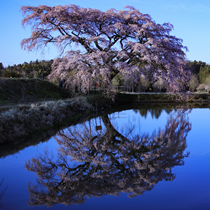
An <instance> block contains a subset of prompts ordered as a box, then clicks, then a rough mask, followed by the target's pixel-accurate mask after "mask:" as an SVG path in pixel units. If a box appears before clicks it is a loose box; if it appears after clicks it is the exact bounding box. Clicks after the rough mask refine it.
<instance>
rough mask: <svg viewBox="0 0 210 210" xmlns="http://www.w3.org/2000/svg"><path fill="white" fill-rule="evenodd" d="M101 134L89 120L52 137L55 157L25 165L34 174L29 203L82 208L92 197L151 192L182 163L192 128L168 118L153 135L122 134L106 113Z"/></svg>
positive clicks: (182, 118) (178, 116)
mask: <svg viewBox="0 0 210 210" xmlns="http://www.w3.org/2000/svg"><path fill="white" fill-rule="evenodd" d="M101 119H102V121H103V126H104V128H103V126H102V130H100V129H99V130H98V129H96V127H95V126H96V125H95V124H94V123H93V121H92V122H90V123H84V124H82V125H81V126H79V127H78V126H75V127H70V128H68V129H67V130H65V131H62V132H59V133H58V134H57V135H56V137H55V138H56V140H57V142H58V144H59V145H60V149H59V152H58V157H56V158H55V156H51V155H49V154H48V153H47V152H46V153H45V154H44V155H41V156H39V157H34V158H32V159H31V160H29V161H28V162H27V163H26V169H27V170H28V171H33V172H36V174H37V177H38V180H37V183H36V185H32V184H29V186H28V190H29V192H30V198H29V202H28V203H29V205H43V204H44V205H47V206H52V205H54V204H57V203H62V204H65V205H71V204H81V203H84V202H85V200H86V199H87V198H89V197H91V196H95V197H100V196H103V195H115V196H118V195H119V194H120V193H121V192H125V193H128V196H129V197H134V196H136V195H140V194H142V193H143V192H145V191H148V190H152V188H153V187H154V185H155V184H157V183H158V182H159V181H161V180H166V181H172V180H174V179H175V174H173V173H172V171H171V168H173V167H174V166H177V165H183V164H184V160H183V159H184V157H187V156H188V153H185V152H184V150H185V149H186V136H187V134H188V132H189V131H190V130H191V125H190V123H189V120H188V117H187V115H185V114H184V113H181V112H176V113H173V114H171V115H170V117H169V118H168V121H167V124H166V125H165V128H164V129H162V130H159V131H156V132H155V131H154V132H153V134H152V135H146V134H144V135H141V136H140V135H139V134H133V131H134V127H133V126H131V127H130V128H129V125H124V129H126V130H127V132H126V133H127V135H125V134H122V133H120V132H119V131H118V130H117V129H116V126H113V124H112V122H111V121H110V118H109V117H108V115H105V116H102V117H101Z"/></svg>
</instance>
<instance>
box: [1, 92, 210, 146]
mask: <svg viewBox="0 0 210 210" xmlns="http://www.w3.org/2000/svg"><path fill="white" fill-rule="evenodd" d="M192 97H194V96H192ZM192 97H191V98H192ZM208 97H209V96H208ZM194 98H195V97H194ZM190 100H191V99H190ZM190 100H188V101H187V100H186V99H184V98H183V97H180V95H172V94H117V95H116V96H115V100H114V101H113V100H112V99H111V98H109V97H106V96H104V95H92V96H80V97H76V98H70V99H64V100H58V101H45V102H37V103H31V104H28V105H24V104H23V105H21V104H20V105H18V106H15V107H1V109H0V144H2V143H4V142H8V141H15V140H16V139H21V138H24V137H25V136H29V135H31V134H33V133H36V132H42V131H44V130H47V129H50V128H53V127H55V126H61V125H62V124H65V123H66V121H69V122H70V121H71V122H72V121H77V120H76V119H80V118H82V117H84V116H87V115H88V114H90V113H92V112H96V111H100V110H105V109H107V108H110V107H115V106H116V107H117V106H120V105H123V104H128V103H138V104H146V103H150V104H160V103H176V104H181V103H182V104H188V103H189V102H193V100H191V101H190ZM194 102H196V100H194ZM197 102H198V103H199V104H200V102H202V103H209V101H208V100H201V99H199V100H198V101H197Z"/></svg>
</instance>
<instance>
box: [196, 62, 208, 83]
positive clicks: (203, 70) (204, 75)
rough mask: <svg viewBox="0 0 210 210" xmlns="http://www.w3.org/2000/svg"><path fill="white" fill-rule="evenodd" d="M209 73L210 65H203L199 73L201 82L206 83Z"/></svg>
mask: <svg viewBox="0 0 210 210" xmlns="http://www.w3.org/2000/svg"><path fill="white" fill-rule="evenodd" d="M209 74H210V66H208V65H205V66H204V67H203V66H201V67H200V71H199V74H198V75H199V81H200V83H204V82H205V80H206V78H207V77H208V76H209Z"/></svg>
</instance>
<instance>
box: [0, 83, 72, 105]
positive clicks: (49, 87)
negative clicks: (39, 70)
mask: <svg viewBox="0 0 210 210" xmlns="http://www.w3.org/2000/svg"><path fill="white" fill-rule="evenodd" d="M70 97H72V93H70V92H69V91H66V90H64V89H62V88H60V87H59V86H57V85H54V84H52V83H50V82H48V81H44V80H41V79H0V105H2V104H14V103H27V102H33V101H39V100H58V99H66V98H70Z"/></svg>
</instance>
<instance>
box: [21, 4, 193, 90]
mask: <svg viewBox="0 0 210 210" xmlns="http://www.w3.org/2000/svg"><path fill="white" fill-rule="evenodd" d="M21 11H22V12H23V16H24V18H23V20H22V25H23V26H27V25H31V26H32V33H31V36H30V37H29V38H25V39H23V40H22V42H21V46H22V48H23V49H25V50H29V51H31V50H34V49H40V48H42V47H46V46H47V45H48V44H50V43H52V44H54V45H55V46H57V47H58V48H59V49H60V51H61V55H62V56H59V57H58V58H57V59H55V61H54V63H53V65H52V69H53V71H52V73H51V74H50V76H49V78H50V79H53V78H60V79H62V80H65V81H66V85H68V86H81V88H82V90H84V91H85V90H86V89H87V88H88V87H89V85H90V84H91V83H92V82H100V81H103V83H104V85H105V86H109V85H110V84H111V82H110V81H111V80H112V78H114V76H115V75H116V74H118V73H119V72H121V74H122V75H123V76H124V78H125V80H126V79H132V80H133V81H134V83H135V82H137V80H138V77H139V75H140V76H141V77H144V75H146V74H148V73H149V74H150V75H152V78H153V81H152V82H153V83H155V82H156V81H157V80H159V79H160V78H162V79H163V80H164V82H165V84H166V87H167V89H168V90H169V91H179V90H184V88H185V86H186V85H187V84H188V81H189V76H190V75H189V74H190V72H189V70H188V69H186V65H185V52H184V51H185V50H187V48H186V47H184V46H183V45H182V40H181V39H179V38H177V37H175V36H172V35H170V32H171V30H172V29H173V25H172V24H170V23H164V24H162V25H161V24H157V23H156V22H155V21H154V20H153V19H152V18H151V17H150V15H148V14H142V13H141V12H140V11H138V10H137V9H135V8H134V7H131V6H126V7H125V10H119V11H117V10H115V9H110V10H107V11H105V12H103V11H100V10H98V9H91V8H82V7H80V6H76V5H73V4H70V5H65V6H53V7H49V6H46V5H41V6H38V7H32V6H22V7H21ZM67 47H70V48H69V49H68V48H67ZM76 47H77V49H76ZM139 63H140V64H141V65H140V66H143V67H144V70H143V68H141V67H139V65H136V64H139ZM145 69H146V71H145ZM177 81H179V84H178V83H177Z"/></svg>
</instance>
